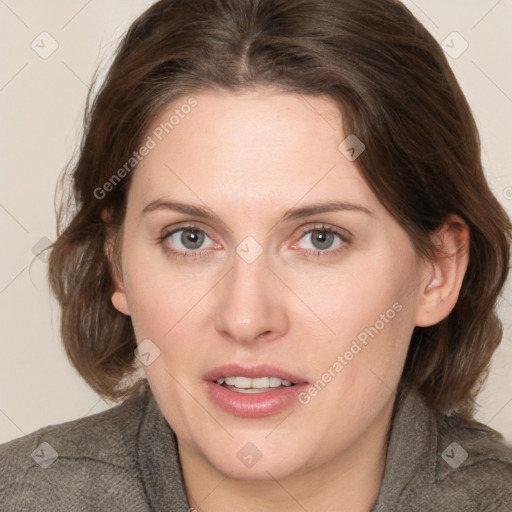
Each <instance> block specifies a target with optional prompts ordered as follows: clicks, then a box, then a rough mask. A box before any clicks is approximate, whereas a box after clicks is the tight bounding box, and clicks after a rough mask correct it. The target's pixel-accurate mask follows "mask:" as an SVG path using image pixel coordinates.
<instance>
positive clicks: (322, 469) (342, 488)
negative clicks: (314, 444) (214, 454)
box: [178, 399, 393, 512]
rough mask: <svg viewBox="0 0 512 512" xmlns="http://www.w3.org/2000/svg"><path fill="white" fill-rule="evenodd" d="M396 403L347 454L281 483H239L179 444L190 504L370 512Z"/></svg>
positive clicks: (221, 509) (219, 510) (253, 510)
mask: <svg viewBox="0 0 512 512" xmlns="http://www.w3.org/2000/svg"><path fill="white" fill-rule="evenodd" d="M392 411H393V400H392V399H390V401H389V403H388V404H387V405H386V407H385V408H384V409H383V411H382V413H381V414H380V415H379V416H378V417H377V418H376V419H375V421H374V422H373V423H372V424H371V425H370V427H369V428H368V429H367V430H366V431H365V432H363V433H361V435H360V436H359V438H358V439H357V441H356V442H355V443H354V444H353V445H352V446H350V447H348V448H347V449H346V450H344V451H343V453H340V454H334V456H333V457H332V458H331V459H329V460H327V461H326V462H325V463H324V464H322V465H321V466H316V467H314V468H308V469H307V470H306V469H304V470H303V471H302V472H301V473H300V474H298V473H297V472H296V473H294V474H291V475H289V476H288V477H286V478H281V479H279V480H277V479H275V478H272V477H271V475H270V473H269V478H268V479H266V480H237V479H234V478H230V477H229V475H225V474H223V473H221V472H219V471H218V470H217V469H216V468H214V467H213V466H212V465H211V464H210V463H209V462H208V461H207V460H206V459H205V458H204V456H202V455H201V454H200V453H198V452H197V451H196V450H194V449H193V448H192V447H190V446H189V445H183V444H181V443H180V441H179V440H178V449H179V454H180V461H181V465H182V471H183V477H184V483H185V488H186V491H187V496H188V500H189V504H190V506H191V507H193V508H192V510H193V509H195V510H197V512H225V511H226V510H244V511H247V512H263V511H265V512H268V511H269V510H279V511H280V512H288V511H290V512H291V511H297V510H300V509H303V510H307V511H308V512H316V511H318V512H320V511H321V512H343V511H350V512H369V511H370V510H371V508H372V507H373V505H374V504H375V501H376V500H377V497H378V494H379V490H380V485H381V482H382V478H383V476H384V469H385V463H386V453H387V434H388V430H389V427H390V423H391V418H392Z"/></svg>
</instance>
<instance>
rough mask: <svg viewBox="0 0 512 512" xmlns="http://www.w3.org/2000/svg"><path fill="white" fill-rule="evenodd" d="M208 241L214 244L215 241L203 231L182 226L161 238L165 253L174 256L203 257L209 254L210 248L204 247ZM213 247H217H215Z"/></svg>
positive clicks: (193, 227) (190, 226)
mask: <svg viewBox="0 0 512 512" xmlns="http://www.w3.org/2000/svg"><path fill="white" fill-rule="evenodd" d="M206 240H210V241H211V242H213V240H212V239H211V238H210V237H209V236H208V235H207V234H206V233H205V232H204V231H203V230H202V229H200V228H198V227H196V226H193V225H189V226H182V227H180V228H177V229H174V230H172V231H167V232H166V233H164V235H163V236H162V237H161V239H160V242H161V244H162V246H163V247H164V249H165V251H166V252H168V253H170V254H171V255H172V256H175V257H187V256H191V257H197V256H200V257H202V256H204V255H205V253H207V252H208V251H207V250H206V249H207V248H208V247H204V246H203V244H204V243H205V241H206ZM213 247H215V245H214V246H213ZM210 248H211V247H210ZM203 251H204V252H203Z"/></svg>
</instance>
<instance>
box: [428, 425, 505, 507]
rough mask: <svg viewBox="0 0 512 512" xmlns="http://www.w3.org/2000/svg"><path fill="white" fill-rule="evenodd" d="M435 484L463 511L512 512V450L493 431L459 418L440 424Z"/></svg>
mask: <svg viewBox="0 0 512 512" xmlns="http://www.w3.org/2000/svg"><path fill="white" fill-rule="evenodd" d="M436 423H437V443H436V446H435V469H434V481H435V483H436V485H437V487H438V488H439V490H440V494H441V495H442V496H446V499H447V500H448V499H451V500H452V501H457V502H458V503H459V505H460V509H461V510H462V509H464V510H478V511H489V512H490V511H496V512H502V511H503V512H505V511H512V447H511V446H509V445H507V444H506V442H505V440H504V439H503V436H502V435H501V434H500V433H499V432H497V431H496V430H494V429H492V428H491V427H489V426H487V425H485V424H483V423H480V422H476V421H475V422H472V423H466V422H464V421H463V420H462V419H461V418H460V417H458V416H457V415H454V416H445V417H444V418H443V419H442V420H437V422H436Z"/></svg>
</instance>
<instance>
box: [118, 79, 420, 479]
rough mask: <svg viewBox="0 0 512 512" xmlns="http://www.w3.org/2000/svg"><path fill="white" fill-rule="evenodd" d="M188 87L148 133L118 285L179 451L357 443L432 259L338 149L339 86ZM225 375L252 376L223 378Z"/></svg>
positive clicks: (245, 471)
mask: <svg viewBox="0 0 512 512" xmlns="http://www.w3.org/2000/svg"><path fill="white" fill-rule="evenodd" d="M193 97H194V98H195V102H197V103H194V105H195V106H194V107H193V108H190V109H189V108H182V106H183V105H185V104H187V101H189V97H185V96H184V97H181V98H179V99H178V100H176V101H175V102H174V103H173V105H172V106H170V107H169V109H168V110H166V111H165V112H162V114H161V116H160V117H159V118H158V119H157V120H155V122H154V125H153V126H152V128H151V130H150V131H149V132H148V135H149V136H150V137H151V139H152V140H153V141H154V143H155V144H153V143H150V146H154V147H152V148H151V149H150V151H149V152H148V154H147V155H146V156H145V157H144V158H143V159H142V161H141V163H140V164H139V166H138V168H137V170H136V171H135V173H134V175H133V181H132V183H131V186H130V192H129V195H128V205H127V213H126V219H125V225H124V231H123V242H122V281H120V283H119V288H118V291H116V293H115V294H114V295H113V298H112V300H113V303H114V305H115V306H116V307H117V308H118V309H119V310H120V311H122V312H124V313H126V314H129V315H130V316H131V319H132V322H133V326H134V330H135V334H136V338H137V342H138V343H139V344H140V343H142V342H144V343H145V345H144V350H142V352H146V353H148V354H149V356H146V358H147V362H148V363H150V364H147V365H145V366H144V371H145V373H146V375H147V379H148V381H149V384H150V386H151V389H152V391H153V393H154V396H155V398H156V400H157V403H158V405H159V407H160V409H161V410H162V412H163V414H164V416H165V417H166V419H167V421H168V422H169V424H170V425H171V427H172V428H173V430H174V431H175V433H176V435H177V437H178V440H179V446H180V453H181V454H182V456H183V454H188V455H189V456H190V457H195V458H196V460H197V461H201V463H202V464H204V465H205V467H206V466H207V467H209V468H212V469H214V470H216V471H219V472H222V473H224V474H228V473H229V474H230V476H231V477H232V478H239V479H268V478H269V476H268V475H269V473H270V474H272V475H273V477H275V478H285V477H287V476H291V475H299V474H301V473H303V472H307V471H308V470H312V469H314V468H318V467H321V466H324V467H329V465H331V466H332V465H333V464H335V463H336V461H337V460H340V459H341V458H342V457H344V458H345V460H349V459H350V457H356V454H357V453H361V449H363V447H365V446H366V447H369V446H370V443H371V442H373V441H372V439H377V437H378V436H377V434H376V433H377V432H380V433H383V434H384V433H385V432H384V430H383V426H384V425H385V424H386V421H387V420H388V419H389V414H390V412H391V408H392V404H393V401H394V398H395V394H394V390H395V389H396V386H397V384H398V381H399V379H400V375H401V372H402V368H403V365H404V361H405V356H406V353H407V348H408V344H409V340H410V337H411V334H412V330H413V328H414V317H415V313H416V309H417V305H418V292H419V285H420V283H421V281H422V278H423V276H424V275H425V274H424V269H423V266H422V265H421V264H420V262H419V260H418V259H417V257H416V254H415V251H414V249H413V246H412V243H411V241H410V239H409V237H408V236H407V234H406V232H405V231H404V230H403V229H402V228H401V227H400V226H399V224H398V223H397V222H396V221H395V220H394V219H393V218H392V217H391V216H390V214H389V213H388V212H387V211H386V210H385V209H384V207H383V206H382V205H381V203H380V202H379V200H378V198H377V197H376V196H375V195H374V193H373V192H372V191H371V189H370V188H369V187H368V185H367V184H366V182H365V181H364V179H363V178H362V175H361V173H360V171H359V170H358V167H357V160H355V161H352V160H350V159H348V158H347V156H346V155H347V154H350V153H344V152H343V151H340V149H339V146H340V143H341V142H342V141H343V140H344V139H345V138H346V137H347V135H348V134H345V133H343V131H342V114H341V113H340V111H339V109H338V108H337V106H336V103H334V101H333V100H331V99H330V98H325V97H319V96H318V97H317V96H315V97H313V96H306V97H304V96H300V95H295V94H290V93H283V92H279V91H275V90H270V89H266V90H259V91H256V90H251V91H248V92H245V93H243V94H236V95H235V94H233V93H227V92H226V93H223V94H220V93H218V92H213V91H212V92H204V93H200V94H196V95H193ZM189 104H192V103H190V102H189ZM176 109H179V110H180V109H181V110H180V111H181V112H182V113H183V112H187V114H186V115H185V114H182V115H181V116H178V117H179V122H175V124H173V127H172V130H170V129H169V128H168V131H169V133H166V132H165V130H164V131H163V134H162V133H161V132H162V128H161V126H162V124H161V123H165V122H166V121H169V119H170V117H171V115H172V114H173V112H174V111H175V110H176ZM178 117H176V119H178ZM176 119H175V121H176ZM159 127H160V128H159ZM156 134H158V136H157V135H156ZM160 138H161V140H160ZM148 140H149V139H148ZM176 203H180V205H181V206H177V205H176ZM328 203H329V204H330V205H331V206H330V207H325V208H318V209H317V210H316V211H315V210H311V209H310V208H311V206H312V205H315V206H318V205H325V204H328ZM335 203H336V204H338V208H334V207H333V205H334V204H335ZM340 204H341V205H342V206H341V207H339V205H340ZM343 205H344V206H343ZM192 207H194V208H196V209H198V208H200V209H202V211H203V213H201V211H199V210H193V209H191V208H192ZM187 208H188V210H187ZM144 340H145V341H144ZM226 365H234V367H230V368H222V367H225V366H226ZM262 365H265V367H263V366H262ZM258 366H259V368H256V367H258ZM229 377H245V379H235V380H229V381H228V382H226V381H224V383H222V380H220V381H218V382H219V383H216V382H213V381H216V379H217V378H220V379H222V378H229ZM257 377H258V379H256V378H257ZM259 377H262V378H264V377H269V378H270V377H275V378H274V379H268V380H265V379H259ZM251 379H255V380H251ZM286 380H288V381H289V382H288V383H287V382H284V381H286ZM290 382H291V383H293V384H294V385H291V386H290V385H289V383H290ZM272 386H279V387H275V388H273V387H272ZM268 388H272V389H268ZM254 460H256V462H255V463H254Z"/></svg>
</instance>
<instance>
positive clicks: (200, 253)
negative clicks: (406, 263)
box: [158, 224, 351, 259]
mask: <svg viewBox="0 0 512 512" xmlns="http://www.w3.org/2000/svg"><path fill="white" fill-rule="evenodd" d="M187 229H191V230H194V231H199V232H201V233H204V234H205V235H206V236H208V237H209V238H211V237H210V236H209V235H208V233H207V232H206V231H204V229H201V228H200V227H199V226H197V225H195V224H187V225H185V226H180V227H179V228H176V229H173V230H172V231H167V232H165V233H164V234H163V235H162V236H161V237H160V238H159V240H158V243H159V244H160V245H162V247H163V249H164V251H165V252H166V253H167V254H168V255H170V256H171V257H173V258H179V259H183V258H194V259H197V258H204V257H209V256H210V255H209V254H207V253H208V250H207V249H203V250H196V251H177V250H175V249H171V248H170V247H167V246H166V245H165V244H164V242H165V240H167V238H169V237H170V236H171V235H173V234H175V233H177V232H179V231H184V230H187ZM314 231H320V232H322V233H332V234H334V235H337V236H338V237H339V238H340V240H341V243H340V245H339V246H338V247H337V248H336V249H327V250H325V251H321V250H314V249H307V250H305V251H304V255H305V256H306V257H307V258H310V257H314V258H320V257H324V256H325V255H327V256H328V257H335V256H337V255H338V254H339V253H341V252H342V251H343V250H345V249H346V248H347V246H348V245H350V244H351V239H350V237H349V236H348V235H345V234H342V233H341V232H340V231H338V230H337V229H335V228H333V227H330V226H326V225H324V224H319V225H316V226H312V227H308V228H305V229H304V230H302V231H301V233H300V236H299V240H300V239H301V238H303V237H304V235H307V234H308V233H312V232H314Z"/></svg>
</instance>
